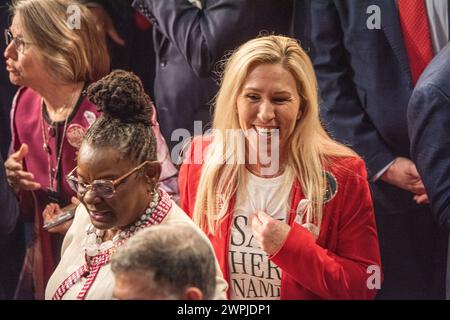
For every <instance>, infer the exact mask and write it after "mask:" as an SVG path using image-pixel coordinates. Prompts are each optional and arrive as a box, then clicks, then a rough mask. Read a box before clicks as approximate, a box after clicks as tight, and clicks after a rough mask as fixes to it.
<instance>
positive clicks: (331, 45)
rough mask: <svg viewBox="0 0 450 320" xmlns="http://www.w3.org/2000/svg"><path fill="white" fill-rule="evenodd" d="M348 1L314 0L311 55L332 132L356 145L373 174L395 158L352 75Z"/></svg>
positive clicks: (322, 110)
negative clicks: (344, 21) (347, 43)
mask: <svg viewBox="0 0 450 320" xmlns="http://www.w3.org/2000/svg"><path fill="white" fill-rule="evenodd" d="M346 3H347V1H341V0H338V1H333V0H314V1H310V13H311V14H310V16H311V22H310V24H311V25H310V30H311V31H310V39H309V44H310V45H311V57H312V60H313V64H314V68H315V71H316V74H317V80H318V84H319V88H320V93H321V99H322V101H321V116H322V120H323V124H324V126H325V127H326V128H327V130H328V131H329V133H330V134H331V136H333V137H334V138H335V139H337V140H339V141H340V142H342V143H345V144H347V145H349V146H351V147H352V148H354V149H355V150H356V151H357V152H358V153H359V154H360V155H361V156H362V157H363V158H364V160H365V161H366V164H367V167H368V170H369V176H371V177H372V176H374V175H376V174H377V173H378V172H379V171H380V170H381V169H383V168H384V167H386V166H387V165H388V164H389V163H390V162H392V161H393V160H394V159H395V155H394V154H393V153H392V152H391V151H390V149H389V148H388V146H387V145H386V143H385V142H384V141H383V139H382V138H381V136H380V135H379V133H378V131H377V129H376V127H375V126H374V125H373V123H372V122H371V120H370V119H369V117H368V116H367V114H366V113H365V111H364V109H363V103H364V102H363V101H361V97H360V96H359V95H358V90H357V87H356V85H355V83H354V81H353V78H352V72H353V71H352V65H351V60H350V53H349V52H348V51H347V49H346V47H345V38H346V34H345V31H344V29H343V26H342V25H343V24H342V23H341V19H343V18H344V17H345V18H347V16H349V15H350V13H349V9H348V8H347V7H346V6H349V5H346Z"/></svg>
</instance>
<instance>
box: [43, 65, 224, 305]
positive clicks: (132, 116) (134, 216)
mask: <svg viewBox="0 0 450 320" xmlns="http://www.w3.org/2000/svg"><path fill="white" fill-rule="evenodd" d="M87 94H88V97H89V99H90V100H91V102H92V103H94V104H96V105H97V106H98V107H99V108H100V109H101V110H102V116H101V117H100V118H99V120H98V121H97V122H95V124H93V126H92V127H91V128H90V129H89V130H88V132H87V134H86V136H85V137H84V139H83V141H82V144H81V147H80V150H79V153H78V160H77V166H75V168H73V170H72V171H71V172H70V173H69V174H68V176H67V181H68V182H69V183H70V185H71V186H72V188H73V190H74V191H76V192H77V197H78V199H79V200H80V201H81V204H80V205H79V206H78V208H77V213H76V214H75V219H74V222H73V224H72V225H71V227H70V229H69V231H68V232H67V234H66V236H65V238H64V243H63V247H62V253H61V261H60V263H59V264H58V266H57V268H56V270H55V272H54V273H53V275H52V276H51V278H50V280H49V282H48V285H47V288H46V294H45V298H46V299H52V300H61V299H77V300H85V299H89V300H90V299H111V298H112V297H113V290H114V276H113V273H112V272H111V265H110V261H111V258H112V257H113V256H114V254H115V252H116V250H117V249H118V248H119V247H120V246H122V245H123V244H124V243H126V242H127V241H128V240H129V239H132V238H133V237H134V236H135V234H136V233H137V232H139V231H140V230H143V229H146V228H152V227H153V226H155V225H159V224H163V225H171V224H175V225H177V226H179V225H180V224H182V225H188V226H190V227H191V228H193V229H195V232H197V233H198V234H202V232H201V230H200V229H199V228H198V227H196V226H195V225H194V223H193V222H192V221H191V220H190V219H189V217H188V216H187V215H186V214H185V213H184V212H183V211H182V210H181V209H180V208H179V207H178V206H177V205H176V204H175V202H174V201H173V200H172V199H171V198H170V196H169V195H168V194H167V193H166V192H165V191H164V190H162V189H160V188H158V180H159V175H160V173H161V164H160V162H159V161H157V153H156V139H155V136H154V133H153V130H152V126H151V121H150V119H151V117H152V112H153V109H152V102H151V100H150V98H149V97H148V95H147V94H145V92H144V89H143V86H142V83H141V81H140V80H139V78H138V77H136V75H134V74H132V73H129V72H125V71H122V70H117V71H113V72H112V73H111V74H109V75H108V76H106V77H104V78H102V79H101V80H99V81H98V82H96V83H94V84H92V85H91V86H89V88H88V90H87ZM202 237H203V238H204V239H205V241H207V238H206V236H205V235H202ZM215 278H216V281H217V287H216V291H215V292H214V297H215V298H225V291H226V288H227V284H226V282H225V281H224V280H223V278H222V275H221V272H220V269H219V268H217V272H216V274H215Z"/></svg>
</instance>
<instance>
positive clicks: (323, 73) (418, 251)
mask: <svg viewBox="0 0 450 320" xmlns="http://www.w3.org/2000/svg"><path fill="white" fill-rule="evenodd" d="M309 6H310V10H309V12H310V27H309V31H308V32H307V37H308V38H309V40H308V44H309V45H310V49H311V50H310V53H311V58H312V60H313V64H314V68H315V71H316V74H317V78H318V83H319V88H320V96H321V100H322V101H321V117H322V120H323V123H324V125H325V127H326V129H327V130H328V132H329V133H330V135H331V136H333V137H335V138H336V140H337V141H339V142H341V143H345V144H347V145H349V146H350V147H352V148H353V149H354V150H355V151H356V152H358V154H360V155H361V157H362V158H363V159H364V161H365V162H366V164H367V168H368V171H369V179H370V186H371V190H372V192H373V200H374V207H375V213H376V221H377V226H378V232H379V237H380V248H381V257H382V261H383V269H384V273H385V281H384V283H383V287H382V288H381V290H380V292H379V295H378V297H377V298H378V299H443V298H444V296H445V259H446V255H447V236H446V234H445V233H442V232H440V230H439V227H438V226H437V224H436V222H435V221H434V219H433V215H432V212H431V210H430V207H429V206H428V205H427V204H424V203H422V201H421V199H424V197H426V190H425V187H424V185H423V181H422V177H421V176H420V174H419V172H418V171H417V168H416V166H415V164H414V163H413V161H412V160H411V157H410V152H409V151H410V139H409V137H408V127H407V119H406V109H407V106H408V101H409V99H410V97H411V94H412V90H413V88H414V86H415V84H416V82H417V79H418V78H419V76H420V74H421V73H422V71H423V70H424V69H425V67H426V66H427V64H428V63H429V61H430V60H431V59H432V57H433V55H434V54H435V53H437V52H438V51H439V50H440V49H441V48H442V47H444V46H445V45H446V44H447V42H448V40H449V36H448V35H449V26H448V21H449V19H448V18H449V3H448V1H447V0H444V1H441V0H397V1H370V0H362V1H352V0H312V1H309Z"/></svg>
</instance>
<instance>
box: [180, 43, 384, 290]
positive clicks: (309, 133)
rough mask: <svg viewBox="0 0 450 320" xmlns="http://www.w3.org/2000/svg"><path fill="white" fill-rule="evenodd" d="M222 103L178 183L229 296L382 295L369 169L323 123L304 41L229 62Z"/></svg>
mask: <svg viewBox="0 0 450 320" xmlns="http://www.w3.org/2000/svg"><path fill="white" fill-rule="evenodd" d="M215 107H216V108H215V115H214V122H213V134H212V135H210V136H204V137H203V138H198V139H196V140H194V141H193V143H192V145H191V147H190V150H189V152H188V154H187V157H186V159H185V162H184V164H183V166H182V168H181V170H180V177H179V183H180V193H181V205H182V208H183V209H184V210H185V211H186V212H188V213H189V214H190V215H192V217H193V219H194V221H195V222H196V223H197V224H198V225H199V226H200V227H201V228H202V229H203V230H204V231H205V232H206V233H207V234H208V236H209V238H210V240H211V242H212V244H213V247H214V249H215V253H216V256H217V257H218V259H219V263H220V266H221V268H222V272H223V273H224V276H225V279H227V280H228V282H229V291H228V295H229V297H230V298H231V299H372V298H373V297H374V296H375V294H376V292H377V290H376V289H377V288H379V284H380V282H381V268H380V253H379V247H378V236H377V230H376V225H375V220H374V213H373V206H372V200H371V196H370V190H369V186H368V183H367V176H366V168H365V165H364V162H363V161H362V160H361V159H360V158H359V157H358V156H357V155H356V154H355V153H354V152H353V151H352V150H350V149H349V148H347V147H345V146H343V145H341V144H338V143H336V142H335V141H333V140H332V139H331V138H330V137H329V136H328V135H327V134H326V132H325V131H324V129H323V128H322V126H321V124H320V120H319V107H318V96H317V84H316V78H315V75H314V71H313V68H312V65H311V62H310V60H309V58H308V56H307V55H306V53H305V52H304V51H303V50H302V49H301V48H300V46H299V45H298V43H297V42H296V41H295V40H293V39H291V38H287V37H282V36H266V37H260V38H257V39H254V40H251V41H249V42H247V43H245V44H243V45H242V46H241V47H240V48H238V49H237V50H236V51H235V52H234V53H233V54H232V56H231V57H230V58H229V59H228V61H227V62H226V66H225V71H224V74H223V79H222V85H221V88H220V91H219V94H218V96H217V101H216V106H215ZM239 141H240V142H241V143H239Z"/></svg>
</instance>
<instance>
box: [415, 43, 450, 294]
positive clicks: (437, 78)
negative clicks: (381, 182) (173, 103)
mask: <svg viewBox="0 0 450 320" xmlns="http://www.w3.org/2000/svg"><path fill="white" fill-rule="evenodd" d="M448 79H450V44H448V45H447V46H445V47H444V48H443V49H442V50H441V52H439V54H438V55H437V56H436V57H435V58H434V59H433V60H432V61H431V63H430V65H429V66H428V67H427V68H426V69H425V71H424V73H423V74H422V76H421V77H420V79H419V82H418V83H417V85H416V87H415V88H414V91H413V94H412V96H411V100H410V101H409V105H408V129H409V137H410V139H411V158H412V160H413V161H414V163H415V164H416V166H417V170H418V171H419V173H420V175H421V176H422V177H423V183H424V185H425V189H426V190H427V193H426V196H427V199H423V200H424V201H427V202H428V201H429V202H430V205H431V209H432V210H433V214H434V217H435V219H436V221H437V222H438V224H439V226H441V227H442V228H443V229H444V230H446V231H447V234H448V231H450V179H449V177H450V135H449V132H448V130H449V128H450V83H449V81H448ZM447 257H448V258H447V280H446V281H445V283H446V299H447V300H449V299H450V253H448V255H447Z"/></svg>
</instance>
